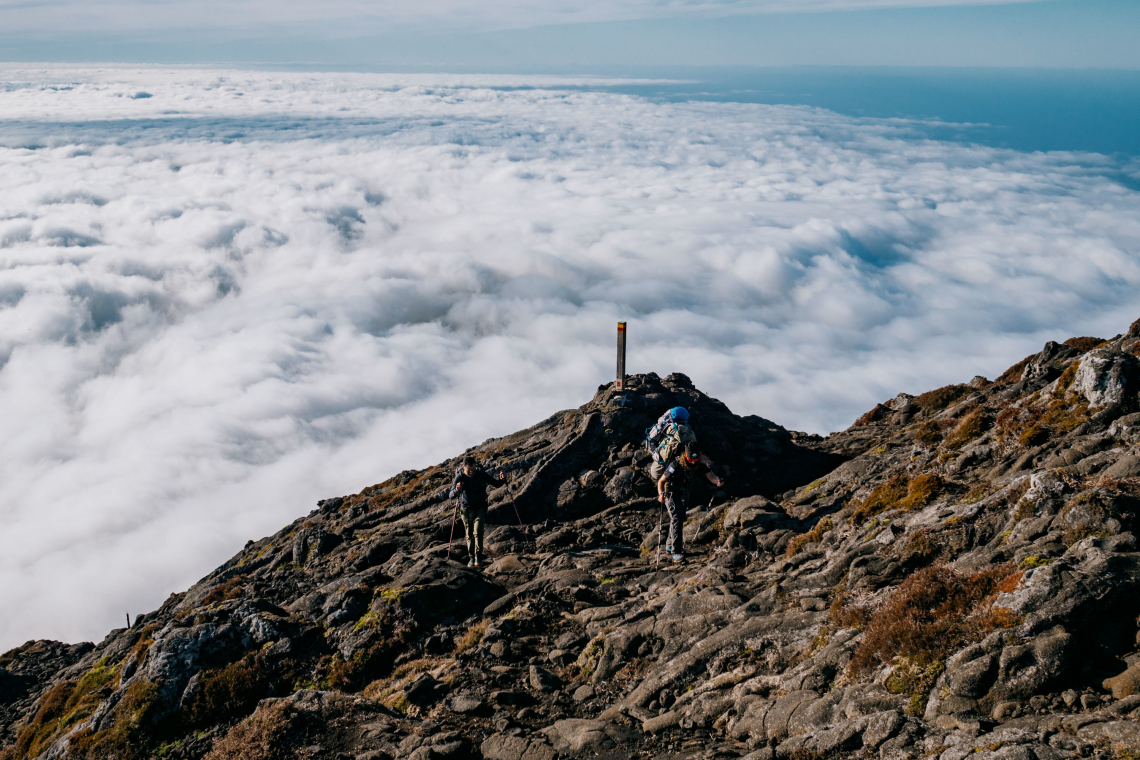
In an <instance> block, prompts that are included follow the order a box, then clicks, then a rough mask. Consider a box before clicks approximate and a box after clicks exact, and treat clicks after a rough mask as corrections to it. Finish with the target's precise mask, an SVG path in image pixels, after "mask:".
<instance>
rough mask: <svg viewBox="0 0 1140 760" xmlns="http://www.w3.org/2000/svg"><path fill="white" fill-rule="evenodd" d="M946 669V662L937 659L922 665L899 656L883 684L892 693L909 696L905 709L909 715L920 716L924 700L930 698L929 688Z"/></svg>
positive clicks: (924, 703) (924, 709)
mask: <svg viewBox="0 0 1140 760" xmlns="http://www.w3.org/2000/svg"><path fill="white" fill-rule="evenodd" d="M944 670H946V664H945V663H944V662H943V661H942V660H937V661H935V662H933V663H931V664H929V665H926V666H923V665H920V664H918V663H916V662H915V661H913V660H911V659H909V658H906V657H899V658H897V659H896V660H895V667H894V669H893V670H892V671H891V675H890V676H889V677H888V678H887V682H886V683H885V684H884V685H885V686H886V687H887V691H889V692H891V693H892V694H903V695H905V696H908V697H910V699H909V701H908V703H907V708H906V711H907V713H908V714H909V715H912V716H914V717H916V718H921V717H922V716H923V714H924V713H925V712H926V702H927V700H929V699H930V690H931V689H933V688H934V684H935V682H937V681H938V676H940V675H942V671H944Z"/></svg>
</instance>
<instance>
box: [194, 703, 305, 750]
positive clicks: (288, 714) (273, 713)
mask: <svg viewBox="0 0 1140 760" xmlns="http://www.w3.org/2000/svg"><path fill="white" fill-rule="evenodd" d="M298 723H299V720H298V717H297V715H296V713H295V712H294V710H293V709H292V708H291V707H290V706H289V705H288V704H286V703H285V702H281V701H276V702H273V703H271V704H269V705H268V706H266V707H263V708H260V709H259V710H258V711H257V712H255V713H254V714H253V715H251V716H250V717H249V718H247V719H246V720H243V721H242V722H241V723H239V724H237V725H236V726H234V727H233V728H232V729H230V731H229V733H227V734H226V735H225V736H223V737H222V738H221V739H219V740H218V741H217V742H215V744H214V747H213V749H211V750H210V753H209V754H208V755H206V757H205V760H290V758H293V757H295V756H296V747H295V746H294V745H295V743H296V742H295V741H292V740H291V736H290V735H291V734H296V733H297V732H296V730H295V729H296V728H297V724H298Z"/></svg>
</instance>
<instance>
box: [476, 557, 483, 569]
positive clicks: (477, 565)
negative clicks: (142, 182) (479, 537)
mask: <svg viewBox="0 0 1140 760" xmlns="http://www.w3.org/2000/svg"><path fill="white" fill-rule="evenodd" d="M482 564H483V558H482V557H480V556H479V555H478V554H476V555H475V567H479V566H480V565H482Z"/></svg>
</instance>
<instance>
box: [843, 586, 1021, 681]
mask: <svg viewBox="0 0 1140 760" xmlns="http://www.w3.org/2000/svg"><path fill="white" fill-rule="evenodd" d="M1016 572H1017V569H1016V568H1015V567H1014V566H1013V565H1011V564H1008V563H1007V564H1004V565H998V566H997V567H994V568H991V569H988V570H982V571H979V572H977V573H974V574H973V575H970V576H965V575H961V574H959V573H957V572H955V571H953V570H951V569H950V568H948V567H944V566H937V565H936V566H934V567H928V568H926V569H923V570H919V571H918V572H916V573H914V574H913V575H911V576H910V577H909V578H907V579H906V580H905V581H903V582H902V584H900V585H899V587H898V588H897V589H895V591H894V592H893V593H892V594H891V596H890V597H889V598H888V599H887V601H886V602H885V603H884V604H883V606H882V607H880V608H879V609H878V610H877V611H876V612H875V613H874V615H872V616H871V618H870V620H869V621H868V622H867V627H866V630H865V633H864V634H863V641H862V643H861V644H860V645H859V648H858V649H857V650H856V651H855V655H854V657H852V659H851V664H850V665H849V666H848V669H849V672H850V673H851V674H852V675H858V674H860V673H863V672H865V671H867V670H869V669H870V668H871V667H873V666H875V665H876V664H881V665H886V664H888V663H891V662H892V661H894V659H895V658H896V657H905V658H907V659H908V660H909V661H911V662H912V663H913V664H914V665H915V666H916V667H920V668H926V667H929V666H931V665H933V664H935V663H936V662H939V661H942V660H945V659H946V657H948V656H949V655H950V654H952V653H954V652H956V651H958V650H959V649H961V648H962V647H964V646H967V645H969V644H971V643H973V642H975V641H979V640H981V638H982V637H983V636H985V634H986V633H988V632H989V631H991V630H993V629H995V628H999V627H1006V626H1007V624H1008V623H1009V622H1010V618H1009V616H1008V613H1003V612H1001V611H1000V610H999V611H996V612H995V611H994V610H993V609H992V605H993V598H996V594H997V589H998V586H999V584H1001V582H1002V581H1004V580H1005V579H1006V578H1008V577H1009V576H1011V575H1013V574H1014V573H1016Z"/></svg>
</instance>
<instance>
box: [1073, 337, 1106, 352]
mask: <svg viewBox="0 0 1140 760" xmlns="http://www.w3.org/2000/svg"><path fill="white" fill-rule="evenodd" d="M1104 342H1105V341H1104V339H1103V338H1093V337H1091V336H1088V335H1085V336H1083V337H1080V338H1069V339H1068V340H1067V341H1065V345H1066V346H1068V347H1069V348H1075V349H1077V350H1078V351H1092V350H1093V349H1094V348H1096V347H1097V346H1099V345H1101V344H1102V343H1104Z"/></svg>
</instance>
